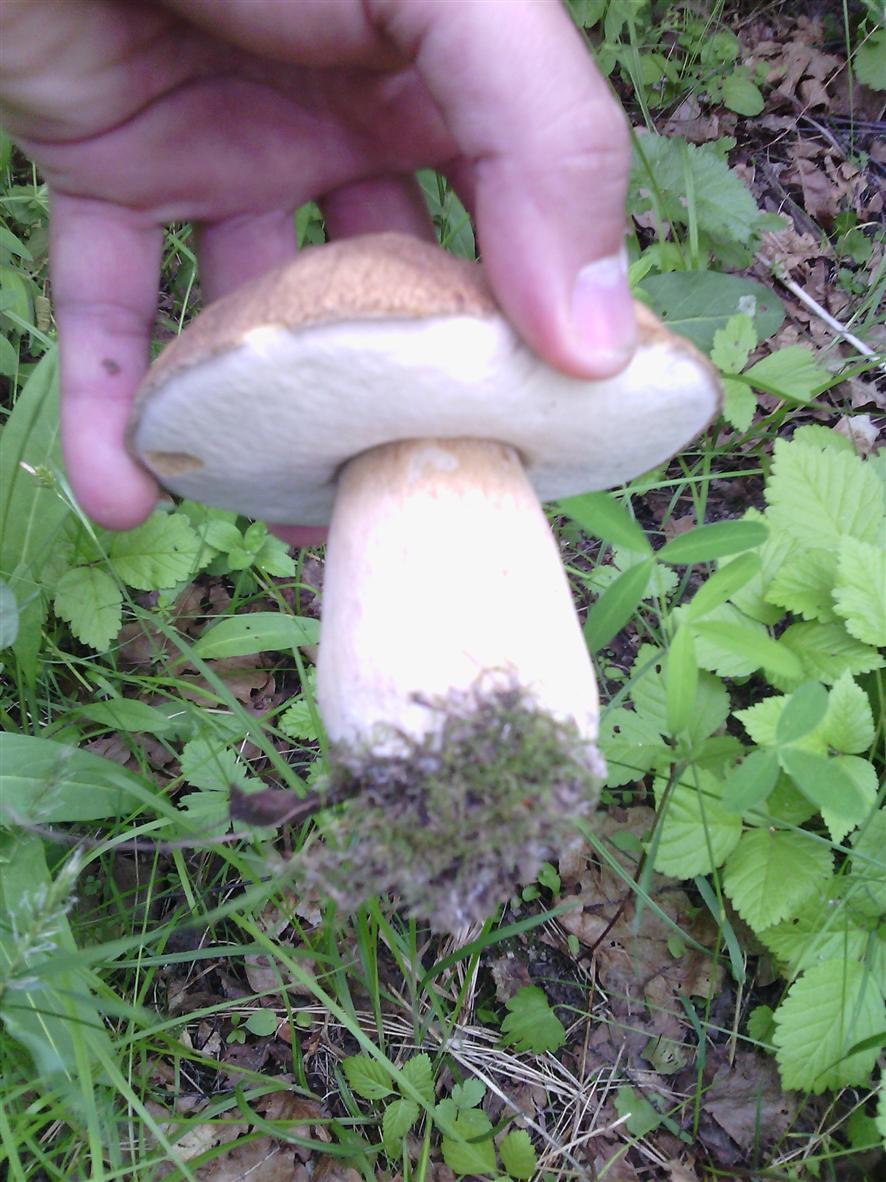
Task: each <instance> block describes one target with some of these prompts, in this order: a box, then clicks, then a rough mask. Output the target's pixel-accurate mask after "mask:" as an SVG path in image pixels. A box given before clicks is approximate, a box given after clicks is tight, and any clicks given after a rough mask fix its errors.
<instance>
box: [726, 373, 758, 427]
mask: <svg viewBox="0 0 886 1182" xmlns="http://www.w3.org/2000/svg"><path fill="white" fill-rule="evenodd" d="M721 385H722V387H723V412H722V413H723V418H724V419H725V420H726V422H727V423H729V424H730V425H731V426H733V427H734V428H735V429H736V431H747V429H748V427H750V425H751V423H752V422H753V421H754V413H755V411H756V409H757V397H756V395H755V394H754V391H753V390H752V389H751V387H750V386H749V385H747V383H746V382H740V381H739V380H738V379H737V378H723V379H722V381H721Z"/></svg>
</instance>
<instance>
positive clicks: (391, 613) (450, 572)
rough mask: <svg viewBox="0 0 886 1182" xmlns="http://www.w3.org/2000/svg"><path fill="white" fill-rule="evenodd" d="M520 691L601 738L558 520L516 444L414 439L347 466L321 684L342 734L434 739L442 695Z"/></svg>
mask: <svg viewBox="0 0 886 1182" xmlns="http://www.w3.org/2000/svg"><path fill="white" fill-rule="evenodd" d="M515 688H516V689H519V690H520V697H521V701H522V702H523V703H524V704H527V705H529V706H530V707H531V708H532V709H537V710H538V711H540V712H542V713H545V714H547V715H549V716H550V717H552V718H553V719H556V720H557V721H560V722H565V723H568V724H569V725H570V726H573V725H574V727H575V728H576V731H577V734H578V736H580V737H581V739H583V740H587V741H589V742H593V740H594V738H595V737H596V733H597V720H598V699H597V686H596V680H595V677H594V672H593V668H592V665H591V661H590V658H589V656H588V651H587V646H586V645H585V642H584V638H583V636H582V634H581V629H580V627H579V623H578V620H577V618H576V615H575V610H574V608H573V604H572V599H571V595H570V591H569V586H568V583H567V581H566V577H565V574H564V571H563V568H562V564H561V560H560V555H559V552H558V549H557V546H556V543H555V541H554V538H553V535H552V533H551V530H550V528H549V526H548V523H547V521H546V519H545V516H544V513H543V512H542V509H541V506H540V505H539V502H538V499H537V497H536V495H535V492H534V491H533V489H532V487H531V485H530V483H529V481H528V480H527V478H526V475H525V473H524V471H523V466H522V464H521V462H520V459H519V457H518V455H517V453H516V452H515V451H514V449H513V448H511V447H509V446H507V445H505V444H501V443H496V442H489V441H484V440H478V439H419V440H406V441H402V442H396V443H389V444H385V445H383V446H381V447H377V448H374V449H372V450H371V451H367V452H364V453H363V454H362V455H359V456H357V457H356V458H355V459H353V460H351V461H350V462H349V463H348V464H347V465H346V467H345V468H344V470H343V472H342V474H341V477H340V479H339V484H338V492H337V496H336V502H335V510H334V513H333V518H332V524H331V527H330V534H329V545H328V551H327V560H326V568H325V574H324V590H323V623H322V638H321V644H320V655H319V662H318V679H317V691H318V701H319V706H320V711H321V713H322V715H323V718H324V721H325V724H326V728H327V731H328V733H329V737H330V739H331V740H332V742H333V743H334V744H341V743H344V744H347V745H348V746H359V747H360V748H361V749H363V750H366V749H367V748H368V749H369V750H371V751H373V752H377V753H379V754H382V755H388V754H391V753H392V751H391V744H392V743H393V744H394V745H396V742H397V736H400V737H406V738H408V740H410V741H424V740H426V739H428V738H430V739H431V740H433V738H434V733H435V731H436V730H437V729H438V728H439V726H440V715H441V710H440V708H441V706H442V707H443V708H444V713H445V706H446V704H447V703H448V702H451V701H454V700H457V701H458V702H459V708H460V709H463V704H464V702H465V701H467V700H468V699H469V698H470V697H471V695H474V694H480V695H487V694H488V693H495V692H497V691H500V690H508V689H515Z"/></svg>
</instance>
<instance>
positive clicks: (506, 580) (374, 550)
mask: <svg viewBox="0 0 886 1182" xmlns="http://www.w3.org/2000/svg"><path fill="white" fill-rule="evenodd" d="M637 319H638V326H639V346H638V349H637V351H636V354H635V355H634V358H633V360H632V361H631V363H630V364H629V365H628V367H627V368H626V369H625V370H624V371H623V372H622V373H620V374H619V375H618V376H616V377H613V378H610V379H607V380H603V381H587V380H582V379H578V378H575V377H570V376H567V375H566V374H563V373H560V372H558V371H556V370H554V369H553V368H552V367H551V366H550V365H548V364H547V363H545V362H544V361H542V360H541V359H540V358H539V357H537V356H536V355H534V354H533V353H532V352H531V351H530V349H529V348H528V347H527V346H526V345H525V343H524V342H523V341H522V340H521V339H520V338H519V337H518V336H517V334H516V332H515V331H514V329H513V328H512V327H511V325H510V324H509V323H508V321H507V320H506V319H505V318H504V316H503V315H502V314H501V313H500V312H499V311H498V309H497V307H496V304H495V301H494V300H493V297H492V295H491V293H490V290H489V287H488V285H487V283H486V280H485V278H484V274H483V270H482V268H481V267H480V266H479V265H477V264H474V263H470V262H467V261H464V260H459V259H456V258H453V257H452V256H451V255H449V254H447V253H445V252H444V251H442V250H441V249H439V248H438V247H436V246H433V245H430V244H427V243H425V242H422V241H419V240H417V239H414V238H410V237H406V236H404V235H400V234H393V233H389V234H377V235H368V236H365V237H361V238H352V239H349V240H346V241H343V242H339V243H335V244H331V245H326V246H322V247H316V248H311V249H309V250H306V251H305V252H304V253H302V254H300V255H299V256H298V257H297V258H296V259H295V261H293V262H292V263H289V264H287V265H286V266H284V267H283V268H280V269H278V270H275V271H272V272H270V273H268V274H267V275H265V276H263V277H261V278H260V279H258V280H255V281H253V282H251V283H248V284H246V285H245V286H243V287H242V288H240V289H239V290H238V291H236V292H235V293H233V294H232V295H229V296H227V297H226V298H225V299H223V300H220V301H219V302H218V303H216V304H214V305H212V306H210V307H208V308H207V309H206V310H205V311H204V312H202V313H201V314H200V316H199V317H197V318H196V320H195V321H194V323H193V324H192V325H191V326H190V327H189V328H187V329H186V330H185V331H184V332H183V333H182V335H181V336H180V337H179V338H177V339H176V340H174V341H173V342H172V343H171V344H170V345H169V346H167V348H166V350H165V351H164V352H163V353H162V355H161V356H160V358H159V359H158V360H157V361H156V362H155V363H154V365H153V367H152V368H151V370H150V372H149V374H148V376H147V377H146V379H145V381H144V383H143V386H142V388H141V390H140V393H139V396H138V398H137V401H136V405H135V408H134V412H133V417H132V420H131V423H130V432H129V441H130V447H131V449H132V451H133V454H134V455H135V456H136V457H137V458H138V459H139V460H140V461H141V462H142V463H143V464H144V465H145V466H146V467H147V468H148V469H149V470H150V471H151V472H153V474H154V475H155V476H156V477H157V479H158V480H159V481H160V482H161V483H162V484H163V485H165V486H166V487H167V488H168V489H170V490H171V491H172V492H174V493H177V494H180V495H182V496H186V497H190V498H193V499H195V500H199V501H204V502H207V503H209V504H212V505H216V506H220V507H222V508H226V509H233V510H236V511H237V512H239V513H243V514H247V515H249V516H252V517H257V518H262V519H265V520H269V521H273V522H278V523H283V522H290V523H299V524H302V525H324V524H327V523H328V524H329V525H330V531H329V542H328V551H327V559H326V567H325V572H324V588H323V605H322V630H321V640H320V651H319V658H318V670H317V696H318V705H319V708H320V713H321V715H322V717H323V720H324V723H325V726H326V729H327V732H328V735H329V739H330V743H331V751H332V754H333V757H334V766H335V767H337V769H338V772H337V774H338V776H339V777H345V778H347V779H349V780H350V782H351V784H352V786H353V788H354V789H355V790H358V791H359V795H358V799H357V800H356V801H352V802H351V804H350V805H349V806H346V809H348V808H350V810H351V814H352V815H354V816H356V820H355V821H354V822H353V823H352V824H351V825H350V826H347V825H345V826H344V827H343V828H340V829H335V826H333V829H332V832H331V834H330V835H329V836H328V840H327V842H326V843H325V844H323V845H321V846H320V849H321V851H322V852H321V853H319V854H318V855H317V856H316V857H315V858H314V861H313V862H311V859H310V858H308V862H307V864H308V865H309V866H313V868H314V871H315V872H316V875H317V876H318V877H319V879H320V880H321V881H324V882H326V883H327V884H331V885H330V887H329V889H331V890H332V891H333V893H334V894H337V897H340V898H341V899H342V901H345V902H348V901H353V899H354V898H359V894H360V892H362V891H364V890H370V889H394V890H397V891H398V892H399V894H400V895H401V897H402V898H403V899H404V900H405V902H406V904H407V906H409V907H410V908H411V909H412V910H413V911H415V912H417V913H421V914H425V915H430V917H431V919H432V921H433V922H434V924H435V926H437V927H441V928H448V929H452V928H454V927H455V926H457V925H459V924H461V923H463V922H464V921H465V920H467V919H473V918H478V917H480V916H482V915H484V914H486V913H488V911H489V909H490V908H491V906H492V905H493V904H494V903H495V902H497V901H499V900H500V899H501V898H502V897H506V895H507V893H508V892H509V891H510V890H511V889H512V888H513V886H514V885H515V884H516V882H518V881H528V880H530V879H531V877H532V876H533V874H534V873H535V870H536V869H537V867H538V864H539V863H540V861H541V860H542V859H543V858H544V857H550V856H552V855H553V854H555V853H557V852H558V849H557V847H558V846H559V845H561V844H562V843H563V842H564V841H565V840H567V830H568V829H569V826H570V823H571V818H572V817H573V816H575V815H580V814H581V813H582V812H586V811H587V810H588V809H589V808H590V807H592V805H593V803H594V802H595V796H596V790H597V785H598V783H599V779H600V776H601V774H602V763H601V760H600V759H599V756H598V755H597V754H596V748H595V745H594V741H595V739H596V735H597V725H598V714H599V708H598V699H597V687H596V681H595V677H594V671H593V667H592V664H591V661H590V658H589V655H588V651H587V646H586V644H585V642H584V638H583V636H582V632H581V628H580V626H579V623H578V620H577V617H576V614H575V610H574V607H573V603H572V597H571V594H570V590H569V585H568V582H567V579H566V576H565V573H564V571H563V568H562V563H561V560H560V555H559V552H558V548H557V545H556V543H555V541H554V538H553V535H552V533H551V530H550V528H549V526H548V522H547V520H546V518H545V515H544V512H543V510H542V508H541V504H540V502H542V501H548V500H555V499H558V498H562V497H567V496H571V495H574V494H578V493H583V492H587V491H590V490H594V489H605V488H610V487H613V486H616V485H620V484H622V483H624V482H625V481H627V480H630V479H631V478H632V477H634V476H636V475H638V474H639V473H641V472H645V471H647V470H648V469H650V468H652V467H654V466H655V465H656V464H659V463H660V462H661V461H663V460H665V459H667V458H668V457H669V456H671V455H673V454H674V453H675V452H676V451H677V450H679V448H680V447H682V446H683V445H685V444H686V443H687V442H688V441H689V440H690V439H692V438H693V437H694V436H695V435H696V434H698V433H699V432H700V431H701V430H702V429H703V428H704V427H705V426H706V425H707V424H708V422H709V421H710V420H711V418H712V417H713V416H714V415H715V413H716V412H717V410H718V407H719V401H720V393H719V387H718V383H717V377H716V374H715V372H714V371H713V370H712V368H711V366H710V365H709V364H708V362H707V361H706V360H705V359H704V358H703V357H701V356H700V354H698V353H697V352H696V350H695V349H694V348H693V347H692V346H691V345H690V344H689V343H688V342H687V341H685V340H684V339H682V338H681V337H678V336H675V335H674V334H672V333H671V332H670V331H669V330H667V329H666V328H665V327H664V326H663V325H662V324H661V323H660V322H659V321H658V320H657V319H656V318H655V317H654V316H653V315H652V314H651V313H650V312H649V311H648V310H647V309H646V308H645V307H643V306H642V305H639V304H638V305H637ZM355 843H356V844H355ZM333 847H336V848H333ZM336 867H337V868H338V872H336Z"/></svg>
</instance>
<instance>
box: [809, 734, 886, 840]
mask: <svg viewBox="0 0 886 1182" xmlns="http://www.w3.org/2000/svg"><path fill="white" fill-rule="evenodd" d="M830 766H831V770H832V772H833V771H836V773H837V775H836V777H835V783H834V786H833V787H832V789H831V790H832V792H834V793H839V794H840V799H839V802H838V804H837V807H836V808H831V807H829V806H828V805H825V804H823V805H822V806H821V815H822V817H823V818H824V823H825V824H826V825H827V827H828V831H829V832H830V835H831V838H832V839H833V840H834V841H835V842H841V841H842V840H843V838H844V837H845V836H846V834H847V833H849V832H851V831H852V830H853V829H854V828H855V827H856V825H860V824H861V822H862V821H863V820H864V819H865V817H866V816H867V815H868V814H869V813H870V811H871V809H872V808H873V806H874V803H875V802H876V799H877V787H878V785H877V769H876V768H875V767H874V765H873V764H872V763H869V762H868V761H867V760H866V759H861V758H859V756H857V755H838V756H836V757H835V758H834V759H832V760H831V761H830ZM847 782H848V783H849V784H851V785H852V790H851V793H852V794H851V795H850V794H849V793H847V791H846V785H847Z"/></svg>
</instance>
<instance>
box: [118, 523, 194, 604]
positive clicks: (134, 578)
mask: <svg viewBox="0 0 886 1182" xmlns="http://www.w3.org/2000/svg"><path fill="white" fill-rule="evenodd" d="M200 550H201V544H200V539H199V538H198V537H197V535H196V533H195V532H194V530H193V529H192V528H191V524H190V522H189V521H188V519H187V517H185V515H184V514H183V513H154V514H153V515H152V516H151V517H149V518H148V520H147V521H145V522H144V523H143V524H142V525H139V526H136V528H135V529H131V530H129V531H127V532H126V533H121V534H114V535H113V536H112V538H111V542H110V545H109V548H108V555H109V557H110V560H111V565H112V566H113V567H114V570H115V572H116V573H117V575H118V577H119V578H121V579H122V580H123V582H124V583H126V584H127V585H128V586H130V587H136V588H138V590H139V591H158V590H162V589H163V588H165V587H174V586H175V585H176V583H181V582H182V581H183V580H185V579H187V578H188V576H189V575H190V574H192V572H193V570H194V565H195V563H196V560H197V555H198V554H199V553H200Z"/></svg>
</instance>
